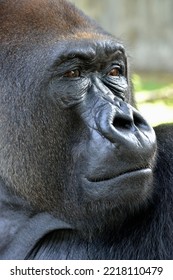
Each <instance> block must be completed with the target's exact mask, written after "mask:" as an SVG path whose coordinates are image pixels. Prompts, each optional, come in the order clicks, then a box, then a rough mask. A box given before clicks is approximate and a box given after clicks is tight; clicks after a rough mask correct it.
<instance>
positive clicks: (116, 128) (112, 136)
mask: <svg viewBox="0 0 173 280" xmlns="http://www.w3.org/2000/svg"><path fill="white" fill-rule="evenodd" d="M96 124H97V127H98V130H99V132H100V133H101V134H102V135H103V136H104V137H106V138H107V139H108V140H109V141H110V142H112V143H114V144H119V145H125V146H126V147H127V148H130V149H131V150H132V149H133V148H134V147H135V148H140V149H141V148H142V149H144V148H145V147H146V148H148V147H149V146H152V147H153V145H155V141H156V138H155V133H154V130H153V129H152V128H151V126H150V125H149V124H148V123H147V122H146V120H145V119H144V118H143V117H142V116H141V114H140V113H139V112H138V111H137V110H136V109H135V108H133V107H132V106H131V105H129V104H127V103H126V102H124V101H118V102H116V103H115V105H113V104H110V103H109V104H106V105H105V107H104V109H103V110H101V111H100V112H99V113H98V114H97V117H96Z"/></svg>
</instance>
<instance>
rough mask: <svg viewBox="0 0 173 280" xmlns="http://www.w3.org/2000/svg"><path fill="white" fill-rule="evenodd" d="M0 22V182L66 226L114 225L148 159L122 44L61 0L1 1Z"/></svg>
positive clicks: (147, 181)
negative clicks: (0, 72)
mask: <svg viewBox="0 0 173 280" xmlns="http://www.w3.org/2000/svg"><path fill="white" fill-rule="evenodd" d="M0 21H1V22H0V25H1V31H0V32H1V34H0V36H1V52H0V57H1V64H2V74H1V87H0V129H1V133H0V176H1V177H2V179H3V180H4V181H5V182H6V184H7V186H8V188H9V189H10V190H11V191H15V193H16V194H17V195H20V196H21V197H23V198H24V199H26V200H27V201H28V202H29V203H30V204H31V205H33V207H34V208H35V209H39V211H48V212H49V213H53V215H55V216H56V217H58V218H60V219H62V220H64V221H66V222H68V223H70V224H71V226H72V227H73V228H76V229H80V230H82V231H92V230H94V229H97V228H100V229H101V228H103V227H104V225H105V224H106V226H107V227H108V225H109V224H110V225H111V224H114V226H117V225H118V226H119V225H120V223H121V222H122V221H123V220H124V218H125V217H126V215H127V213H129V212H133V211H134V209H137V208H139V207H140V206H141V205H143V204H145V202H147V200H148V197H150V195H151V192H152V184H151V182H152V173H153V164H154V158H155V152H156V140H155V134H154V131H153V129H152V128H151V127H150V126H149V125H148V124H147V122H146V121H145V119H144V118H143V117H142V116H141V115H140V113H139V112H138V111H137V110H136V109H135V108H134V107H133V104H132V99H133V98H132V96H131V87H130V81H129V77H128V62H127V56H126V53H125V50H124V48H123V46H122V44H121V43H120V42H118V41H117V40H116V39H115V38H114V37H112V36H111V35H110V34H108V33H106V32H105V31H103V30H102V29H101V28H100V27H98V26H97V25H96V23H95V22H93V21H91V20H90V19H89V18H87V17H86V16H84V15H83V14H82V13H81V12H80V11H78V10H77V9H76V8H74V7H73V6H72V5H71V4H69V3H67V2H65V1H62V0H26V1H22V0H21V1H15V0H6V1H1V9H0Z"/></svg>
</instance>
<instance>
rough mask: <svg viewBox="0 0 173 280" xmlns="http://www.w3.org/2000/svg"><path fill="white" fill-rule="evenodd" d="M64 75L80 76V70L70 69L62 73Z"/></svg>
mask: <svg viewBox="0 0 173 280" xmlns="http://www.w3.org/2000/svg"><path fill="white" fill-rule="evenodd" d="M64 77H67V78H77V77H80V71H79V70H77V69H76V70H71V71H68V72H66V73H65V74H64Z"/></svg>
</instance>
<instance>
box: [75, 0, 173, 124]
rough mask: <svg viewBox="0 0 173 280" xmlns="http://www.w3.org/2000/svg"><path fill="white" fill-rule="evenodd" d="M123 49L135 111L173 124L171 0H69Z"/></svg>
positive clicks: (151, 119) (155, 121)
mask: <svg viewBox="0 0 173 280" xmlns="http://www.w3.org/2000/svg"><path fill="white" fill-rule="evenodd" d="M70 1H71V2H72V3H75V5H76V6H77V7H79V8H80V9H82V10H83V11H84V12H85V13H86V14H88V15H89V16H91V17H92V18H94V19H95V20H96V21H97V22H98V23H99V24H100V25H101V26H102V27H103V28H104V29H106V30H107V31H108V32H110V33H111V34H113V35H114V36H115V37H116V38H121V39H120V41H122V42H123V44H124V45H125V46H126V49H127V52H128V56H129V60H130V64H131V72H132V73H133V74H132V80H133V84H134V91H135V97H136V101H137V105H138V108H139V110H140V111H141V112H142V113H143V115H144V116H145V117H146V118H147V119H148V121H149V122H150V123H151V124H152V125H154V126H155V125H157V124H160V123H165V122H167V123H168V122H173V0H164V1H163V0H70Z"/></svg>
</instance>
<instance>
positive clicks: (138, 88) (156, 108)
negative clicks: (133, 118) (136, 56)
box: [132, 74, 173, 126]
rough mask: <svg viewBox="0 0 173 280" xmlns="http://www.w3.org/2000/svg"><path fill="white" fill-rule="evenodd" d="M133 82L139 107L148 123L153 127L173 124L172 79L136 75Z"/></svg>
mask: <svg viewBox="0 0 173 280" xmlns="http://www.w3.org/2000/svg"><path fill="white" fill-rule="evenodd" d="M132 81H133V85H134V92H135V99H136V102H137V107H138V109H139V111H140V112H141V113H142V114H143V115H144V116H145V117H146V119H147V120H148V122H149V123H150V124H151V125H153V126H156V125H158V124H161V123H171V122H172V123H173V82H172V79H167V77H165V78H164V77H163V75H162V76H161V78H160V77H157V78H156V77H153V78H152V75H150V76H145V75H144V76H142V75H138V74H134V75H133V77H132Z"/></svg>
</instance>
